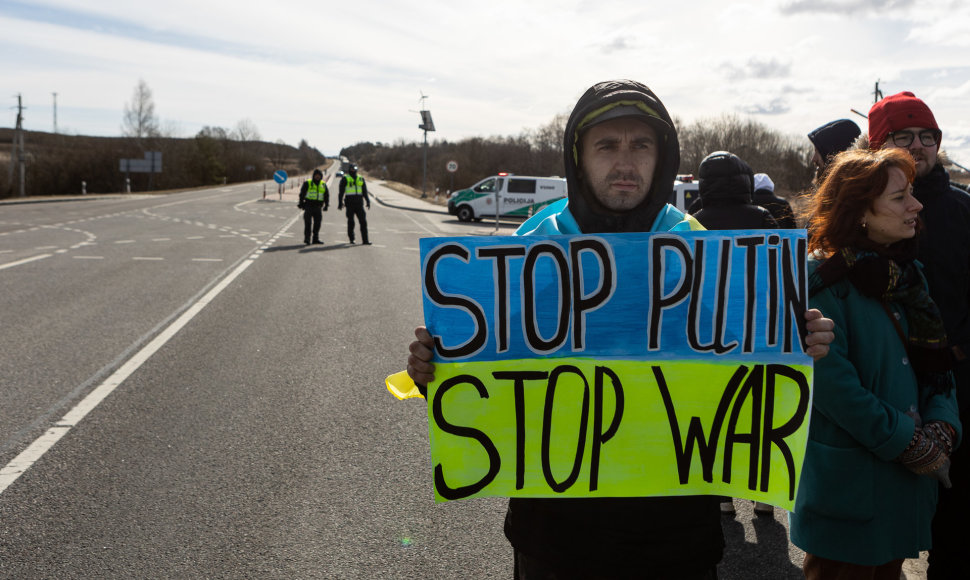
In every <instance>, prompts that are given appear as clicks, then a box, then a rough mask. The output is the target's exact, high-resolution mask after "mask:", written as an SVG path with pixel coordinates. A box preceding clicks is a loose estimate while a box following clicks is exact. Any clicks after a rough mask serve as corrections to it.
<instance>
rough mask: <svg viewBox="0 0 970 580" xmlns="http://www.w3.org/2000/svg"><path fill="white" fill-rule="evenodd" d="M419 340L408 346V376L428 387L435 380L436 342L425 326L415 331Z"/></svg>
mask: <svg viewBox="0 0 970 580" xmlns="http://www.w3.org/2000/svg"><path fill="white" fill-rule="evenodd" d="M414 336H415V337H416V338H417V340H415V341H414V342H412V343H411V344H410V345H409V346H408V350H409V351H410V353H411V354H410V355H409V356H408V376H410V377H411V380H413V381H414V382H415V383H417V384H419V385H427V384H428V383H429V382H431V381H433V380H434V363H433V362H431V359H432V358H433V357H434V340H433V339H432V338H431V333H430V332H428V329H427V328H425V327H424V326H419V327H417V328H415V329H414Z"/></svg>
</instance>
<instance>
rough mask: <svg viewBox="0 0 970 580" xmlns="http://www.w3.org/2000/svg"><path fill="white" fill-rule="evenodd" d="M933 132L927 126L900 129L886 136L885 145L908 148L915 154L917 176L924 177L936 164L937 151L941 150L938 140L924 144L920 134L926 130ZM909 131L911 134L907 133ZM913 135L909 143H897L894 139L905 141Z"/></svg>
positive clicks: (911, 153) (910, 152)
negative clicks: (903, 144) (930, 143)
mask: <svg viewBox="0 0 970 580" xmlns="http://www.w3.org/2000/svg"><path fill="white" fill-rule="evenodd" d="M927 131H929V132H933V131H932V130H931V129H927V128H925V127H907V128H905V129H900V130H899V131H893V133H890V134H889V135H888V136H887V137H886V142H885V143H884V144H883V147H884V148H885V147H895V148H897V149H906V150H907V151H909V154H910V155H912V156H913V160H915V161H916V176H917V177H923V176H925V175H927V174H928V173H929V172H930V170H932V169H933V167H934V166H935V165H936V157H937V153H938V152H939V150H940V144H939V142H938V141H937V142H936V143H933V144H932V145H924V144H923V141H922V140H921V138H920V135H921V134H922V133H924V132H927ZM907 133H908V134H909V135H907ZM910 137H912V143H910V144H909V145H905V146H902V145H897V144H896V143H895V142H894V141H899V142H904V141H906V140H909V138H910Z"/></svg>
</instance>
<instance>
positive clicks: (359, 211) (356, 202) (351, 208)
mask: <svg viewBox="0 0 970 580" xmlns="http://www.w3.org/2000/svg"><path fill="white" fill-rule="evenodd" d="M344 206H345V207H346V208H347V237H348V238H349V239H350V243H354V216H357V221H359V222H360V238H361V241H362V242H364V243H365V244H366V243H369V242H368V239H367V214H366V213H365V212H364V198H363V196H360V195H348V196H347V197H345V198H344Z"/></svg>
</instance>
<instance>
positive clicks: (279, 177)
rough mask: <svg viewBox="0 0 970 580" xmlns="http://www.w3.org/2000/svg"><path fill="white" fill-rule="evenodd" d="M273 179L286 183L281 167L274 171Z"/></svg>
mask: <svg viewBox="0 0 970 580" xmlns="http://www.w3.org/2000/svg"><path fill="white" fill-rule="evenodd" d="M273 181H275V182H276V183H281V184H282V183H286V172H285V171H283V170H282V169H280V170H279V171H277V172H276V173H274V174H273Z"/></svg>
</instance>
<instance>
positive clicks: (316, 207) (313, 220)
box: [303, 200, 323, 244]
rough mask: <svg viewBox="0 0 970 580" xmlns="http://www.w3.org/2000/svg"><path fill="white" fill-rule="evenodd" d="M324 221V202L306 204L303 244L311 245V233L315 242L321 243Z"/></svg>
mask: <svg viewBox="0 0 970 580" xmlns="http://www.w3.org/2000/svg"><path fill="white" fill-rule="evenodd" d="M322 220H323V202H320V201H309V200H307V201H306V202H304V206H303V243H304V244H309V243H310V241H311V239H310V233H311V232H312V233H313V239H312V241H314V242H319V241H320V222H321V221H322Z"/></svg>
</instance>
